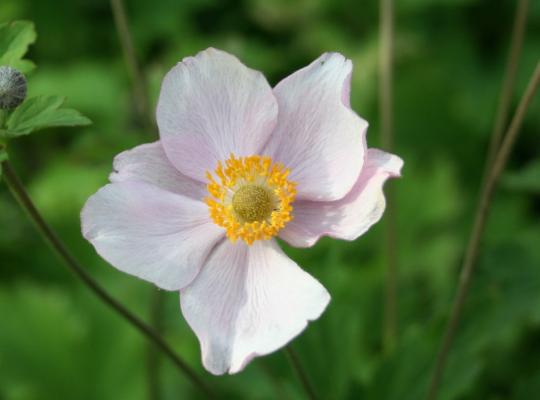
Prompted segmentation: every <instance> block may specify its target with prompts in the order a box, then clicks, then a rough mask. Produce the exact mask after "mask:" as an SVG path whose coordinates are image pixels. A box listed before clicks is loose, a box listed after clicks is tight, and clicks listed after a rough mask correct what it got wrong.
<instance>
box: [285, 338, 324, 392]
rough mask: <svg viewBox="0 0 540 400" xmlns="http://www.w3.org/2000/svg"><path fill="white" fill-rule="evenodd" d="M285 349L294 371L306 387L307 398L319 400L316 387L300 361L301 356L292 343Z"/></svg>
mask: <svg viewBox="0 0 540 400" xmlns="http://www.w3.org/2000/svg"><path fill="white" fill-rule="evenodd" d="M284 351H285V353H286V354H287V358H288V360H289V363H290V365H291V368H292V369H293V370H294V372H295V373H296V375H297V376H298V380H299V381H300V383H301V384H302V388H303V389H304V392H305V393H306V396H307V398H308V399H310V400H317V395H316V394H315V389H314V388H313V385H312V384H311V382H310V380H309V378H308V376H307V374H306V372H305V371H304V368H303V367H302V364H301V363H300V358H299V357H298V354H296V351H294V349H293V348H292V347H291V346H290V345H288V346H286V347H285V349H284Z"/></svg>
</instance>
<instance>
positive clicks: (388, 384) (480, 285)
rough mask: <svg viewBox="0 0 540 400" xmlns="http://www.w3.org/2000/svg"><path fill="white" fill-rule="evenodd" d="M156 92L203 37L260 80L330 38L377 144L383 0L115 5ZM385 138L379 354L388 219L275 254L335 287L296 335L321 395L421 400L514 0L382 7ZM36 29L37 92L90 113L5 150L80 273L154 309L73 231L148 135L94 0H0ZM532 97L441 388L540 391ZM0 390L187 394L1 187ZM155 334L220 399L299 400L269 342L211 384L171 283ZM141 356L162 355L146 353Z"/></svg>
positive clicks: (538, 219) (533, 24)
mask: <svg viewBox="0 0 540 400" xmlns="http://www.w3.org/2000/svg"><path fill="white" fill-rule="evenodd" d="M126 3H128V4H127V11H128V15H129V18H130V23H131V28H132V33H133V37H134V41H135V47H136V52H137V56H138V58H139V60H140V61H141V64H142V66H143V72H144V74H145V76H146V77H147V79H148V82H149V87H150V92H151V98H152V107H154V105H155V100H156V97H157V94H158V90H159V85H160V82H161V79H162V77H163V76H164V74H165V73H166V71H167V70H168V69H169V68H171V66H173V65H174V64H175V63H176V62H178V61H179V60H181V59H182V58H183V57H184V56H187V55H193V54H195V53H196V52H197V51H199V50H202V49H204V48H206V47H209V46H213V47H217V48H221V49H224V50H227V51H229V52H232V53H234V54H236V55H237V56H238V57H239V58H240V59H241V60H242V61H243V62H245V63H246V64H247V65H248V66H250V67H252V68H255V69H258V70H261V71H262V72H263V73H264V74H265V75H266V76H267V77H268V79H269V81H270V83H271V84H275V83H277V82H278V81H279V80H280V79H282V78H283V77H285V76H286V75H288V74H289V73H291V72H293V71H294V70H296V69H298V68H300V67H302V66H304V65H306V64H307V63H309V62H311V61H312V60H313V59H315V58H316V57H318V56H319V55H320V54H321V53H323V52H325V51H330V50H331V51H339V52H342V53H343V54H345V55H346V56H347V57H348V58H351V59H352V60H353V62H354V65H355V70H354V74H353V82H352V84H353V87H352V106H353V108H354V109H355V110H356V111H357V112H358V113H359V114H360V115H362V116H363V117H364V118H366V119H367V120H368V121H369V122H370V129H369V131H368V143H369V145H370V146H377V145H378V144H379V141H380V137H379V136H380V135H379V128H380V124H379V110H378V100H377V99H378V94H377V87H378V86H377V85H378V76H377V75H378V74H377V63H378V50H379V48H378V44H379V41H378V29H379V26H378V25H379V19H378V3H377V2H376V1H358V0H356V1H353V0H321V1H315V0H301V1H296V2H292V1H288V0H244V1H233V0H184V1H177V0H154V1H148V0H132V1H126ZM396 3H398V4H397V5H396V37H395V41H396V43H395V57H396V61H395V86H394V90H395V135H396V150H395V152H396V153H397V154H399V155H400V156H401V157H402V158H403V159H404V160H405V167H404V170H403V178H402V179H401V180H399V181H391V182H390V183H389V185H392V186H394V187H395V189H396V194H397V211H398V242H397V243H396V245H397V252H398V257H399V259H398V262H399V303H398V304H399V310H398V311H399V329H398V334H399V337H398V341H397V343H396V347H395V349H394V350H393V351H391V352H384V351H383V348H382V341H381V326H382V315H383V304H384V275H385V266H386V260H387V258H386V255H385V246H384V243H383V236H384V235H383V233H384V228H383V225H384V223H379V224H378V225H377V226H375V227H374V228H372V229H371V230H370V231H369V232H368V233H367V234H366V235H364V236H363V237H361V238H360V239H358V240H357V241H355V242H354V243H348V242H339V241H334V240H329V239H324V240H321V241H320V242H319V243H318V244H317V245H316V246H315V247H314V248H312V249H307V250H306V249H304V250H298V249H289V248H287V252H288V253H289V254H290V256H291V257H292V258H293V259H294V260H296V261H297V262H298V263H299V264H300V265H302V266H303V267H304V268H305V269H306V270H307V271H309V272H310V273H312V274H313V275H314V276H316V277H317V278H318V279H319V280H320V281H321V282H322V283H323V284H324V285H325V286H326V287H327V288H328V289H329V291H330V293H331V294H332V296H333V300H332V302H331V305H330V306H329V308H328V309H327V311H326V312H325V313H324V314H323V316H322V317H321V318H320V320H318V321H317V322H314V323H313V324H311V325H310V326H309V328H308V329H307V330H306V331H305V332H304V333H303V334H302V335H301V336H300V337H299V338H298V339H296V340H295V341H294V343H293V346H294V348H295V349H296V350H297V351H298V353H299V354H300V357H301V359H302V362H303V364H304V365H305V367H306V369H307V370H308V374H309V375H310V377H311V378H312V380H313V382H314V386H315V387H316V390H317V392H318V393H319V395H320V397H321V398H324V399H377V400H386V399H388V400H390V399H391V400H394V399H399V400H408V399H411V400H416V399H421V398H423V397H424V396H425V391H426V386H427V383H428V380H429V376H430V373H431V370H432V367H433V362H434V357H435V353H436V350H437V347H438V345H439V343H440V338H441V335H442V332H443V329H444V325H445V322H446V319H447V317H448V313H449V307H450V304H451V299H452V296H453V294H454V290H455V285H456V283H457V277H458V273H459V266H460V263H461V260H462V257H463V252H464V246H465V244H466V241H467V239H468V234H469V231H470V227H471V224H472V218H473V215H474V209H475V207H476V199H477V195H478V192H479V182H480V179H481V177H482V172H483V165H484V160H485V155H486V149H487V143H488V142H489V135H490V132H491V130H492V125H493V120H494V115H495V111H496V107H497V101H498V95H499V91H500V87H501V82H502V76H503V72H504V66H505V62H506V61H505V60H506V56H507V52H508V47H509V39H510V33H511V26H512V19H513V14H514V9H515V2H513V1H508V0H498V1H493V0H483V1H474V0H401V1H396ZM531 3H532V4H531V9H530V15H529V20H528V27H527V30H526V39H525V43H524V48H523V53H522V57H521V59H520V63H519V69H518V76H517V82H516V89H515V91H514V96H513V98H512V105H513V107H515V105H517V102H518V100H519V98H520V95H521V94H522V93H523V90H524V88H525V85H526V83H527V80H528V78H529V76H530V75H531V73H532V71H533V69H534V65H535V63H536V62H537V59H538V56H539V54H540V2H538V1H531ZM15 19H28V20H32V21H34V22H35V25H36V29H37V32H38V40H37V42H36V44H35V45H33V46H32V47H31V49H30V52H29V55H28V57H29V58H30V59H32V60H34V61H35V62H36V64H37V66H38V67H37V68H36V69H35V70H34V71H33V73H32V74H31V75H30V76H29V91H30V94H32V95H37V94H59V95H65V96H67V98H68V100H67V105H68V106H70V107H73V108H76V109H78V110H80V111H81V112H82V113H83V114H85V115H87V116H88V117H90V118H91V119H92V120H93V125H91V126H88V127H82V128H59V129H50V130H47V131H42V132H38V133H36V134H34V135H31V136H26V137H23V138H21V139H19V140H17V141H15V142H13V143H12V144H11V145H10V158H11V160H12V163H13V164H14V165H15V167H16V169H17V170H18V172H19V173H20V175H21V176H22V178H23V180H24V182H25V183H26V184H27V186H28V187H29V190H30V193H31V195H32V196H33V198H34V199H35V201H36V203H37V205H38V207H39V209H40V210H41V211H42V212H43V214H44V215H45V217H46V218H47V219H48V221H50V222H51V224H52V225H53V226H54V227H55V228H56V229H57V230H58V232H59V233H60V235H61V236H62V238H63V239H64V240H65V241H66V242H67V243H68V244H69V246H70V248H71V249H72V250H73V252H74V253H75V254H76V255H77V257H78V258H79V259H80V260H81V261H82V262H83V263H84V265H85V267H86V268H87V269H88V271H89V272H90V273H91V274H92V276H94V277H95V278H96V279H97V280H98V281H99V282H100V283H101V284H103V286H104V287H106V288H107V289H108V290H109V291H110V292H111V293H112V294H113V295H114V296H115V297H116V298H117V299H119V300H120V301H122V302H123V303H125V304H127V306H128V307H129V308H130V309H131V310H132V311H133V312H134V313H136V314H138V315H140V316H141V317H143V318H144V319H146V320H150V309H151V307H152V304H153V303H155V301H156V289H155V288H154V287H153V286H152V285H150V284H147V283H145V282H142V281H139V280H137V279H135V278H133V277H130V276H128V275H125V274H122V273H120V272H118V271H116V270H115V269H113V268H111V267H110V266H108V265H107V264H106V263H105V262H104V261H103V260H101V259H100V258H99V257H98V256H97V255H96V254H95V252H94V250H93V248H92V247H91V246H90V245H89V244H88V243H87V242H85V241H84V240H83V239H82V237H81V234H80V224H79V212H80V210H81V207H82V205H83V204H84V202H85V200H86V199H87V198H88V196H89V195H90V194H92V193H93V192H95V191H96V190H97V189H98V188H99V187H100V186H102V185H104V184H105V183H106V181H107V176H108V174H109V172H110V171H111V167H112V159H113V157H114V155H116V154H117V153H119V152H121V151H123V150H125V149H128V148H131V147H133V146H136V145H138V144H140V143H144V142H149V141H153V140H155V139H156V138H157V133H156V131H155V130H152V129H142V128H141V124H140V118H138V117H137V114H136V111H135V108H134V102H133V98H132V95H131V93H132V92H131V85H130V80H129V76H128V74H127V70H126V67H125V64H124V61H123V58H122V51H121V47H120V45H119V42H118V39H117V35H116V31H115V27H114V23H113V19H112V15H111V11H110V6H109V3H108V2H107V1H104V0H2V2H1V3H0V20H1V21H10V20H15ZM539 115H540V101H539V100H538V98H537V99H536V100H535V101H534V102H533V104H532V106H531V108H530V110H529V112H528V115H527V118H526V120H525V122H524V125H523V128H522V134H521V136H520V138H519V140H518V142H517V145H516V148H515V151H514V153H513V155H512V157H511V160H510V162H509V166H508V169H507V172H506V173H505V174H504V176H503V179H502V181H501V185H500V188H499V190H498V191H497V194H496V198H495V201H494V204H493V210H492V213H491V216H490V219H489V223H488V227H487V232H486V234H485V238H484V241H483V244H482V246H481V253H480V260H479V265H478V269H477V271H476V274H475V276H474V280H473V284H472V287H471V291H470V296H469V298H468V301H467V304H466V307H465V310H464V318H463V321H462V322H463V323H462V325H461V328H460V330H459V334H458V336H457V338H456V341H455V345H454V347H453V351H452V353H451V356H450V359H449V362H448V365H447V367H448V368H447V371H446V374H445V377H444V380H443V383H442V387H441V392H440V397H439V398H440V399H441V400H450V399H456V400H457V399H467V400H469V399H475V400H476V399H478V400H483V399H488V400H491V399H493V400H499V399H514V400H528V399H533V398H535V394H536V396H538V393H540V156H539V149H540V135H539V132H540V118H539ZM0 227H1V229H0V399H2V400H4V399H6V400H23V399H24V400H26V399H28V400H30V399H40V400H42V399H51V400H56V399H101V400H107V399H134V400H138V399H151V400H152V399H154V400H155V399H180V398H198V397H199V396H200V395H199V393H198V392H197V391H196V390H194V389H193V388H192V387H191V385H190V383H189V382H188V381H186V379H185V378H184V376H182V375H181V374H179V372H178V371H177V370H176V369H175V368H174V367H173V366H172V365H171V364H170V363H169V361H167V360H163V359H161V361H159V364H160V365H161V368H160V369H159V374H158V375H159V376H158V379H159V382H158V383H159V389H160V393H159V395H158V396H153V397H152V396H151V395H149V384H148V381H149V380H148V373H147V370H148V354H149V352H151V350H150V349H149V348H148V345H147V343H146V342H145V341H144V340H143V339H142V338H141V337H140V335H139V334H138V333H137V332H136V331H134V330H133V328H132V327H131V326H129V325H127V324H126V323H124V321H123V320H121V319H120V318H119V317H118V316H117V315H116V314H114V313H113V312H112V311H110V309H108V308H106V307H104V306H103V304H101V303H100V302H99V301H98V300H97V299H96V298H95V297H94V296H93V295H92V294H91V293H90V292H89V291H88V290H87V289H86V288H85V287H83V286H82V285H81V283H80V282H79V281H77V280H76V279H75V278H74V277H73V276H72V275H71V274H70V273H68V272H67V270H66V269H65V268H64V266H63V264H62V262H61V261H59V259H58V258H57V257H56V256H55V255H54V254H53V253H52V251H51V250H50V249H49V248H48V247H47V246H46V245H44V244H43V242H42V240H41V239H40V237H39V236H38V235H37V234H36V232H35V230H34V228H33V226H32V225H31V224H30V223H29V221H28V220H27V218H26V216H25V215H24V214H23V213H22V212H21V211H20V210H19V209H18V208H17V205H16V204H15V202H14V201H13V199H12V198H11V196H10V195H9V193H8V192H7V190H6V188H5V186H4V185H2V186H0ZM161 301H162V302H163V307H162V313H161V317H160V318H161V325H162V328H163V334H164V335H165V337H166V338H167V340H168V341H169V342H170V343H171V344H172V345H173V347H174V348H175V350H177V351H178V352H179V353H180V354H181V355H182V356H183V357H185V359H186V360H188V362H189V364H190V365H192V366H193V367H194V368H195V369H196V370H197V371H198V372H200V374H201V375H202V376H203V377H204V378H205V379H206V380H208V381H209V382H210V383H211V384H212V386H213V387H214V388H215V389H216V390H217V391H218V392H219V393H220V395H221V396H222V397H223V398H231V399H271V398H279V399H301V398H303V393H302V391H301V388H300V386H299V384H298V382H297V380H296V379H295V377H294V375H293V372H292V371H291V370H290V367H289V365H288V364H287V361H286V358H285V356H284V354H283V353H281V352H278V353H275V354H273V355H270V356H267V357H264V358H261V359H256V360H255V361H254V362H252V363H251V364H250V365H249V366H248V367H247V368H246V370H245V371H244V372H242V373H240V374H238V375H235V376H225V377H213V376H211V375H210V374H208V373H206V372H205V371H204V370H203V369H202V367H201V363H200V358H199V357H200V355H199V348H198V343H197V340H196V338H195V336H194V334H193V333H192V332H191V331H190V330H189V328H188V327H187V325H186V323H185V321H184V320H183V318H182V316H181V314H180V311H179V306H178V295H177V294H175V293H164V294H162V295H161ZM151 353H152V354H154V355H156V354H158V353H156V352H155V351H153V352H151Z"/></svg>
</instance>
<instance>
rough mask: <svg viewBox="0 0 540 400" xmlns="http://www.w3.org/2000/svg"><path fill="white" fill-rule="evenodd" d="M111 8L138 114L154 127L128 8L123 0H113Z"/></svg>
mask: <svg viewBox="0 0 540 400" xmlns="http://www.w3.org/2000/svg"><path fill="white" fill-rule="evenodd" d="M111 9H112V13H113V17H114V24H115V26H116V30H117V32H118V38H119V39H120V43H121V45H122V52H123V53H124V60H125V62H126V65H127V68H128V72H129V77H130V79H131V83H132V86H133V95H134V98H135V106H136V107H137V112H138V115H139V116H140V117H141V118H142V119H143V126H144V127H146V128H149V127H152V126H153V122H152V117H151V116H152V114H151V113H150V106H149V104H148V93H147V89H146V83H145V82H146V81H145V80H144V76H143V74H142V73H141V69H140V67H139V63H138V62H137V57H136V55H135V49H134V47H133V40H132V38H131V33H130V31H129V24H128V19H127V15H126V10H125V7H124V3H123V1H122V0H111Z"/></svg>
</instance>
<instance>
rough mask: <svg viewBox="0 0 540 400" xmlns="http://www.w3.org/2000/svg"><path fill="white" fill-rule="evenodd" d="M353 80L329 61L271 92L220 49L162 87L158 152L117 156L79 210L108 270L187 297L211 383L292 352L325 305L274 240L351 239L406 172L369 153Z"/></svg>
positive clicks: (185, 66)
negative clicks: (352, 101)
mask: <svg viewBox="0 0 540 400" xmlns="http://www.w3.org/2000/svg"><path fill="white" fill-rule="evenodd" d="M351 72H352V63H351V61H350V60H347V59H345V58H344V57H343V56H342V55H340V54H337V53H327V54H323V55H322V56H321V57H319V58H318V59H317V60H315V61H314V62H312V63H311V64H310V65H308V66H307V67H305V68H302V69H301V70H299V71H297V72H295V73H294V74H292V75H290V76H289V77H287V78H285V79H284V80H282V81H281V82H280V83H279V84H278V85H277V86H276V87H275V88H274V89H272V88H271V87H270V85H269V84H268V82H267V81H266V79H265V78H264V76H263V75H262V74H261V73H259V72H257V71H254V70H252V69H249V68H247V67H246V66H244V65H243V64H242V63H241V62H240V61H239V60H238V59H236V58H235V57H234V56H231V55H230V54H227V53H225V52H223V51H219V50H215V49H208V50H205V51H203V52H201V53H199V54H198V55H197V56H195V57H188V58H186V59H184V60H183V61H182V62H181V63H179V64H177V65H176V66H175V67H174V68H173V69H172V70H171V71H170V72H169V73H168V74H167V76H166V77H165V79H164V80H163V84H162V87H161V94H160V97H159V104H158V107H157V122H158V125H159V132H160V141H158V142H155V143H149V144H144V145H141V146H138V147H136V148H134V149H132V150H129V151H126V152H124V153H121V154H120V155H118V156H117V157H116V158H115V160H114V172H113V173H112V174H111V176H110V180H111V182H112V183H111V184H108V185H106V186H105V187H103V188H101V189H100V190H99V191H98V192H97V193H96V194H95V195H93V196H92V197H91V198H90V199H89V200H88V202H87V203H86V206H85V207H84V209H83V211H82V228H83V234H84V237H85V238H86V239H88V240H89V241H90V242H91V243H92V244H93V245H94V247H95V248H96V250H97V252H98V253H99V254H100V255H101V256H102V257H103V258H104V259H105V260H107V261H108V262H109V263H111V264H112V265H113V266H115V267H116V268H118V269H119V270H121V271H124V272H127V273H129V274H132V275H135V276H137V277H139V278H142V279H145V280H147V281H150V282H152V283H154V284H155V285H157V286H158V287H160V288H162V289H166V290H179V291H180V305H181V309H182V313H183V315H184V317H185V319H186V320H187V322H188V324H189V325H190V326H191V328H192V329H193V330H194V331H195V333H196V335H197V336H198V338H199V341H200V344H201V351H202V360H203V363H204V366H205V367H206V368H207V369H208V370H209V371H210V372H212V373H214V374H223V373H226V372H228V373H236V372H238V371H240V370H242V369H243V368H244V367H245V365H246V364H247V363H248V362H249V361H250V360H251V359H252V358H253V357H255V356H260V355H264V354H268V353H271V352H273V351H275V350H277V349H279V348H280V347H282V346H284V345H285V344H286V343H287V342H289V341H290V340H291V339H293V338H294V337H295V336H297V335H298V334H299V333H300V332H301V331H302V330H303V329H304V328H305V327H306V326H307V323H308V321H313V320H315V319H317V318H319V316H320V315H321V313H322V312H323V311H324V309H325V308H326V306H327V304H328V302H329V301H330V295H329V294H328V292H327V291H326V289H325V288H324V287H323V286H322V285H321V284H320V283H319V282H318V281H317V280H316V279H314V278H313V277H312V276H311V275H309V274H308V273H306V272H305V271H304V270H302V269H301V268H300V267H299V266H298V265H297V264H296V263H295V262H294V261H292V260H291V259H289V258H288V257H287V256H286V255H285V254H284V253H283V251H282V250H281V249H280V248H279V246H278V244H277V242H276V237H280V238H281V239H283V240H285V241H286V242H288V243H290V244H291V245H293V246H297V247H309V246H312V245H313V244H315V242H317V240H318V239H319V238H320V237H321V236H331V237H334V238H339V239H345V240H354V239H356V238H357V237H358V236H360V235H362V234H363V233H364V232H366V231H367V230H368V229H369V227H370V226H371V225H373V224H374V223H375V222H377V221H378V220H379V219H380V218H381V215H382V213H383V211H384V207H385V199H384V195H383V192H382V187H383V184H384V182H385V181H386V179H387V178H389V177H395V176H399V174H400V169H401V166H402V164H403V162H402V161H401V159H400V158H399V157H397V156H394V155H391V154H388V153H385V152H383V151H381V150H376V149H368V148H367V146H366V141H365V134H366V129H367V126H368V124H367V123H366V121H364V120H363V119H362V118H360V117H359V116H358V115H356V114H355V113H354V112H353V111H352V110H351V108H350V105H349V90H350V81H351Z"/></svg>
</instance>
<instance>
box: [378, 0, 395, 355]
mask: <svg viewBox="0 0 540 400" xmlns="http://www.w3.org/2000/svg"><path fill="white" fill-rule="evenodd" d="M379 26H380V32H379V36H380V41H381V44H380V53H379V109H380V113H381V142H382V147H383V148H384V149H385V150H387V151H390V152H391V151H392V150H393V147H394V128H393V107H392V103H393V94H392V86H393V73H392V67H393V55H394V0H381V1H380V23H379ZM386 201H387V208H386V212H385V214H386V215H385V234H384V243H385V254H386V256H387V270H386V284H385V301H384V322H383V338H382V339H383V340H382V341H383V347H384V349H385V351H387V352H388V351H391V350H392V348H393V347H394V343H395V341H396V336H397V296H398V293H397V292H398V266H397V264H398V261H397V260H398V256H397V241H398V237H397V229H396V226H397V221H396V208H397V206H396V198H395V192H394V190H393V189H392V188H389V190H387V193H386Z"/></svg>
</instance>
